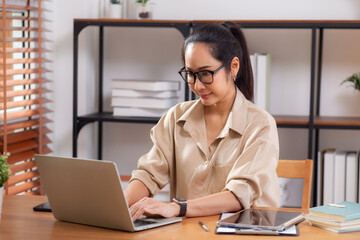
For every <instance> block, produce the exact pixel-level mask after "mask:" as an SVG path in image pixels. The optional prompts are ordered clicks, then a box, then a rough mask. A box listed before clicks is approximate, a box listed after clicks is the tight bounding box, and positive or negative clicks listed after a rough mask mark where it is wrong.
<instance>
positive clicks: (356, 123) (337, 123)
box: [314, 116, 360, 129]
mask: <svg viewBox="0 0 360 240" xmlns="http://www.w3.org/2000/svg"><path fill="white" fill-rule="evenodd" d="M314 126H315V128H333V129H360V117H324V116H317V117H315V118H314Z"/></svg>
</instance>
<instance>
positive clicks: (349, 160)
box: [345, 151, 359, 202]
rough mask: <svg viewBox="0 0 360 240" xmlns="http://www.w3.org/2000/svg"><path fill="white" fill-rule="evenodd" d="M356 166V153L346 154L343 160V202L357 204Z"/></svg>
mask: <svg viewBox="0 0 360 240" xmlns="http://www.w3.org/2000/svg"><path fill="white" fill-rule="evenodd" d="M358 164H359V163H358V157H357V152H352V151H349V152H347V154H346V160H345V169H346V173H345V201H348V202H357V195H358V186H357V182H358Z"/></svg>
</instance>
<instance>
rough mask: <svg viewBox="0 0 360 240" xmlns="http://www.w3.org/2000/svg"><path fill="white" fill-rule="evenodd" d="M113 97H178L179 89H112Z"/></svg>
mask: <svg viewBox="0 0 360 240" xmlns="http://www.w3.org/2000/svg"><path fill="white" fill-rule="evenodd" d="M111 96H112V97H152V98H174V97H178V92H177V91H141V90H132V89H117V88H116V89H112V90H111Z"/></svg>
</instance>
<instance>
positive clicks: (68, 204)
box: [35, 155, 182, 232]
mask: <svg viewBox="0 0 360 240" xmlns="http://www.w3.org/2000/svg"><path fill="white" fill-rule="evenodd" d="M35 161H36V164H37V166H38V170H39V173H40V178H41V180H42V182H43V186H44V189H45V192H46V194H47V197H48V200H49V203H50V205H51V208H52V212H53V215H54V217H55V218H56V219H57V220H60V221H67V222H73V223H80V224H86V225H92V226H97V227H104V228H111V229H118V230H124V231H129V232H134V231H141V230H145V229H149V228H153V227H159V226H163V225H167V224H170V223H176V222H179V221H181V220H182V218H145V219H141V220H136V221H135V222H133V221H132V219H131V215H130V212H129V207H128V205H127V202H126V199H125V196H124V192H123V189H122V186H121V182H120V178H119V173H118V170H117V167H116V165H115V163H113V162H110V161H99V160H89V159H79V158H69V157H55V156H46V155H35Z"/></svg>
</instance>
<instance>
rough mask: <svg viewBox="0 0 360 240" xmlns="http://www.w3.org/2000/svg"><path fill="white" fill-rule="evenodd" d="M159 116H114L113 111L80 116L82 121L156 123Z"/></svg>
mask: <svg viewBox="0 0 360 240" xmlns="http://www.w3.org/2000/svg"><path fill="white" fill-rule="evenodd" d="M159 119H160V118H158V117H121V116H114V115H113V113H112V112H103V113H91V114H86V115H82V116H78V120H79V121H81V122H94V121H100V122H128V123H152V124H155V123H157V122H158V121H159Z"/></svg>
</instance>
